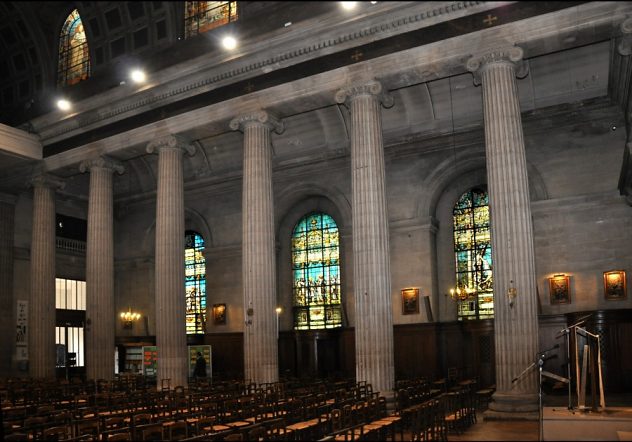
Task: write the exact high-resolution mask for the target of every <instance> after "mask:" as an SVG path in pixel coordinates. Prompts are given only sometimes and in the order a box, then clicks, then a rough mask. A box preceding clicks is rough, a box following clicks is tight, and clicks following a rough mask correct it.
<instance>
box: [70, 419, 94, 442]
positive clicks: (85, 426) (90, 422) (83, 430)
mask: <svg viewBox="0 0 632 442" xmlns="http://www.w3.org/2000/svg"><path fill="white" fill-rule="evenodd" d="M85 435H91V436H94V437H95V438H98V437H99V419H97V418H93V419H82V420H78V421H75V437H80V436H85Z"/></svg>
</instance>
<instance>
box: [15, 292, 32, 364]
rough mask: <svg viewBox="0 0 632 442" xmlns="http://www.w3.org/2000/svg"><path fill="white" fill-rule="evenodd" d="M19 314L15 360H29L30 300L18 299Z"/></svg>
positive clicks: (17, 317)
mask: <svg viewBox="0 0 632 442" xmlns="http://www.w3.org/2000/svg"><path fill="white" fill-rule="evenodd" d="M17 308H18V311H17V316H16V334H15V360H16V361H27V360H28V358H29V352H28V343H29V337H28V319H29V318H28V316H29V315H28V313H29V304H28V301H21V300H18V301H17Z"/></svg>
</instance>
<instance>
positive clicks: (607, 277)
mask: <svg viewBox="0 0 632 442" xmlns="http://www.w3.org/2000/svg"><path fill="white" fill-rule="evenodd" d="M603 291H604V296H605V297H606V299H607V300H609V301H616V300H622V299H626V297H627V287H626V281H625V271H624V270H610V271H607V272H603Z"/></svg>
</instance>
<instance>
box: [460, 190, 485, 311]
mask: <svg viewBox="0 0 632 442" xmlns="http://www.w3.org/2000/svg"><path fill="white" fill-rule="evenodd" d="M453 221H454V254H455V259H456V284H457V287H459V288H461V289H469V291H470V292H471V296H470V297H469V298H468V299H464V300H460V301H458V309H457V314H458V318H459V319H460V320H461V319H485V318H493V317H494V289H493V279H492V246H491V234H490V224H489V223H490V219H489V201H488V195H487V190H486V189H484V188H474V189H471V190H470V191H468V192H465V193H464V194H463V195H462V196H461V198H459V200H458V201H457V203H456V204H455V205H454V210H453Z"/></svg>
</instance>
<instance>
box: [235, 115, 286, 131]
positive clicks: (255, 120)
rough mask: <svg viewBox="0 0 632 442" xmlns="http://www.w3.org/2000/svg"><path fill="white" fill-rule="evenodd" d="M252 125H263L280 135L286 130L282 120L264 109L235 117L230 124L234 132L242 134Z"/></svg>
mask: <svg viewBox="0 0 632 442" xmlns="http://www.w3.org/2000/svg"><path fill="white" fill-rule="evenodd" d="M250 125H263V126H266V127H268V128H269V129H270V130H273V131H275V132H276V133H278V134H280V133H282V132H283V130H284V129H285V128H284V127H283V122H282V121H281V120H280V119H278V118H277V117H276V116H274V115H273V114H271V113H270V112H268V111H265V110H262V109H259V110H256V111H254V112H250V113H247V114H243V115H240V116H238V117H235V118H233V119H232V120H231V122H230V124H229V126H230V128H231V129H232V130H239V131H241V132H243V131H244V129H245V128H246V127H248V126H250Z"/></svg>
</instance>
